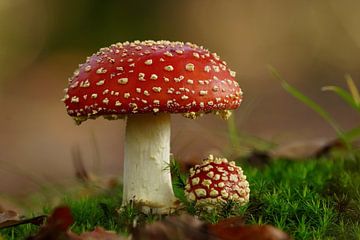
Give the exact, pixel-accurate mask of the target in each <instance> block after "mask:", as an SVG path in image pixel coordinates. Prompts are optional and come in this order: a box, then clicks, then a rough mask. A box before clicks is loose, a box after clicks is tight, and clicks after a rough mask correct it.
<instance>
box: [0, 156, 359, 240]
mask: <svg viewBox="0 0 360 240" xmlns="http://www.w3.org/2000/svg"><path fill="white" fill-rule="evenodd" d="M359 156H360V155H359V154H346V155H339V156H336V157H332V158H322V159H307V160H304V161H288V160H285V159H278V160H273V161H271V162H270V163H269V164H268V165H266V166H265V167H262V168H257V167H253V166H250V165H248V164H244V163H242V164H241V166H242V168H243V169H244V172H245V174H246V175H247V178H248V181H249V183H250V188H251V193H250V194H251V195H250V203H249V204H248V205H246V206H243V207H238V206H236V205H235V207H234V203H231V202H230V203H228V204H224V207H223V208H222V210H221V211H218V212H212V213H205V212H201V210H200V209H196V208H195V207H194V204H192V203H188V202H186V200H185V198H184V195H183V188H184V180H185V178H186V176H185V175H184V174H181V173H180V170H179V166H178V164H172V166H171V169H172V174H173V176H174V177H173V179H174V189H175V193H176V196H177V197H178V198H179V199H180V200H181V201H182V203H183V204H184V205H185V209H186V210H187V211H188V212H189V213H190V214H193V215H195V214H196V215H200V216H201V217H202V219H203V220H205V221H207V222H211V223H216V222H217V221H219V220H220V219H222V218H226V217H230V216H234V215H240V216H244V218H245V221H246V222H247V223H248V224H272V225H274V226H276V227H278V228H280V229H283V230H284V231H286V232H288V233H289V234H290V235H291V236H292V237H293V238H295V239H359V238H360V157H359ZM239 162H240V161H239ZM241 162H243V161H241ZM63 203H64V204H66V205H68V206H70V208H71V210H72V212H73V215H74V218H75V223H74V225H73V226H72V230H73V231H75V232H77V233H80V232H83V231H89V230H92V229H94V227H95V226H102V227H104V228H106V229H109V230H115V231H118V232H121V233H122V234H127V233H129V232H130V231H131V229H132V227H133V224H134V222H137V224H145V223H147V222H152V221H156V220H159V219H161V218H162V216H157V215H145V214H142V213H141V212H140V211H139V210H138V208H137V206H135V205H130V206H126V207H125V208H122V209H121V210H119V207H120V204H121V188H120V187H119V188H118V189H117V190H113V191H107V192H105V193H102V194H100V195H97V196H92V197H82V198H80V199H79V198H75V197H72V196H68V197H66V198H65V199H64V201H63ZM44 211H45V213H47V212H49V211H50V210H49V209H45V210H44ZM36 230H37V227H34V226H30V225H24V226H19V227H16V228H12V229H5V230H0V234H1V235H3V236H6V237H7V238H6V239H23V238H24V237H23V236H28V235H29V234H30V233H34V232H35V231H36Z"/></svg>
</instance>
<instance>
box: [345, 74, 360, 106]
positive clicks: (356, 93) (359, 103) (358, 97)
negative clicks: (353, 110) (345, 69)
mask: <svg viewBox="0 0 360 240" xmlns="http://www.w3.org/2000/svg"><path fill="white" fill-rule="evenodd" d="M345 79H346V82H347V84H348V87H349V90H350V92H351V95H352V97H353V99H354V102H355V104H356V105H357V106H360V94H359V90H358V88H357V87H356V85H355V83H354V80H353V79H352V78H351V76H350V75H348V74H346V75H345Z"/></svg>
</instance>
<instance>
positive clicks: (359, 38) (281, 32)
mask: <svg viewBox="0 0 360 240" xmlns="http://www.w3.org/2000/svg"><path fill="white" fill-rule="evenodd" d="M359 12H360V1H356V0H344V1H336V0H327V1H287V0H275V1H260V0H253V1H242V0H181V1H180V0H179V1H175V0H173V1H165V0H163V1H160V0H153V1H147V0H142V1H140V0H138V1H136V0H134V1H133V0H132V1H120V0H106V1H95V0H76V1H74V0H1V1H0V30H1V31H0V70H1V71H0V194H10V195H16V196H19V195H20V196H22V195H24V194H28V193H30V192H32V191H35V190H38V189H39V188H41V185H42V184H44V183H46V184H49V183H50V184H53V183H54V184H64V185H66V184H67V183H68V182H69V181H71V179H74V167H73V156H74V152H77V153H79V152H80V154H81V157H82V159H83V161H84V165H85V167H86V168H87V169H88V170H89V171H91V172H94V173H95V174H97V175H98V176H109V175H119V176H120V175H121V172H122V152H123V150H122V148H123V136H124V126H125V125H124V122H123V121H106V120H101V119H98V120H96V121H88V122H85V123H84V124H82V125H81V126H76V125H75V124H74V122H73V121H72V119H71V118H70V117H68V116H67V114H66V112H65V108H64V105H63V103H62V102H61V101H60V99H61V98H62V97H63V89H64V88H65V87H66V84H67V78H68V77H70V75H71V74H72V72H73V70H74V69H75V68H76V67H77V65H78V64H79V63H82V62H84V60H85V58H86V56H89V55H91V54H92V53H93V52H95V51H97V50H98V49H99V48H100V47H104V46H107V45H110V44H111V43H115V42H119V41H120V42H122V41H127V40H129V41H131V40H137V39H139V40H146V39H155V40H159V39H167V40H178V41H190V42H194V43H197V44H199V45H203V46H205V47H207V48H208V49H210V50H211V51H214V52H217V53H218V54H219V55H220V56H221V57H222V59H224V60H226V61H227V62H228V64H229V65H230V67H231V68H232V69H233V70H235V71H236V72H237V79H238V81H239V83H240V86H242V88H243V91H244V93H245V100H244V102H243V104H242V106H241V107H240V109H239V110H238V111H236V112H235V116H236V127H237V128H238V130H239V132H240V133H241V134H242V135H245V136H256V137H258V138H261V139H265V140H267V141H270V142H273V143H276V144H288V143H292V142H299V141H300V142H301V141H311V140H314V139H320V138H329V139H331V138H333V137H335V133H334V131H333V129H332V128H331V127H330V126H329V125H328V124H326V123H324V121H323V120H322V119H321V118H320V117H319V116H318V115H317V114H315V113H314V112H312V111H311V110H310V109H309V108H308V107H306V106H304V105H303V104H302V103H300V102H298V101H297V100H296V99H294V98H293V97H292V96H290V95H289V94H288V93H286V92H285V91H284V90H283V89H282V88H281V85H280V82H279V81H277V80H276V79H274V77H272V76H271V74H270V73H269V71H268V69H267V64H271V65H272V66H274V67H275V68H276V69H277V70H278V71H279V72H280V73H281V75H282V76H283V77H284V78H285V79H286V80H287V81H288V82H289V83H291V84H292V85H294V86H296V87H297V88H298V89H300V90H301V91H302V92H303V93H304V94H306V95H307V96H309V97H311V98H312V99H314V100H315V101H317V102H318V103H319V104H320V105H322V106H323V107H324V108H326V109H327V110H328V111H329V112H330V113H331V114H332V115H333V116H334V117H335V118H336V119H337V121H338V122H339V124H340V125H341V126H343V128H344V129H350V128H351V127H354V126H355V125H357V124H358V123H359V122H360V119H359V117H358V116H356V115H355V112H354V111H353V110H352V109H350V108H349V107H347V106H346V105H345V104H344V103H343V102H341V101H340V100H339V98H338V97H337V96H335V95H334V94H332V93H329V92H322V91H321V87H322V86H324V85H339V86H343V87H345V86H346V84H345V81H344V74H346V73H348V74H351V76H352V77H353V79H354V80H355V82H356V83H357V84H358V86H359V82H360V81H359V79H360V67H359V62H360V27H359V26H360V15H359ZM172 121H173V124H172V152H173V153H174V155H175V157H177V158H178V159H181V160H182V161H190V160H193V159H198V160H200V159H201V158H203V157H205V156H206V154H207V153H208V152H214V153H222V154H225V155H226V154H229V151H228V150H229V147H230V144H229V135H228V133H227V123H226V122H224V121H222V120H220V119H218V118H216V117H214V116H206V117H203V118H202V119H199V120H189V119H185V118H183V117H180V116H174V117H173V119H172ZM252 140H253V138H252ZM230 149H231V148H230ZM230 152H231V151H230Z"/></svg>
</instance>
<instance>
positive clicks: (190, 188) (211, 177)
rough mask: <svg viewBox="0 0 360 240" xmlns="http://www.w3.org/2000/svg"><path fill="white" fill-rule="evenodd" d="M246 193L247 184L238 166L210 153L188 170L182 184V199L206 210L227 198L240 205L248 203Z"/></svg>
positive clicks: (248, 191)
mask: <svg viewBox="0 0 360 240" xmlns="http://www.w3.org/2000/svg"><path fill="white" fill-rule="evenodd" d="M249 194H250V188H249V183H248V181H246V176H245V175H244V174H243V171H242V169H241V167H238V166H236V165H235V162H233V161H231V162H228V160H227V159H226V158H214V157H213V156H212V155H210V156H209V157H208V158H207V159H205V160H204V161H203V163H202V164H201V165H196V166H195V167H194V168H191V169H190V176H189V178H188V180H187V183H186V186H185V196H186V198H187V199H188V200H189V201H194V202H196V203H195V204H196V205H199V206H204V207H205V208H206V209H214V208H217V207H218V206H221V203H225V202H227V201H229V200H232V201H233V202H237V203H239V204H240V205H244V204H245V203H247V202H249Z"/></svg>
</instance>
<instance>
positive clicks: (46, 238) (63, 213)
mask: <svg viewBox="0 0 360 240" xmlns="http://www.w3.org/2000/svg"><path fill="white" fill-rule="evenodd" d="M73 222H74V220H73V217H72V215H71V211H70V209H69V208H68V207H58V208H56V209H55V210H54V212H53V213H52V215H51V216H50V217H49V218H48V221H47V223H46V225H45V226H43V227H42V228H41V229H40V231H39V232H38V233H37V234H36V235H35V236H32V237H29V238H28V240H60V239H61V240H70V239H71V238H70V235H69V234H68V232H67V230H68V228H69V227H70V226H71V224H73Z"/></svg>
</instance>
